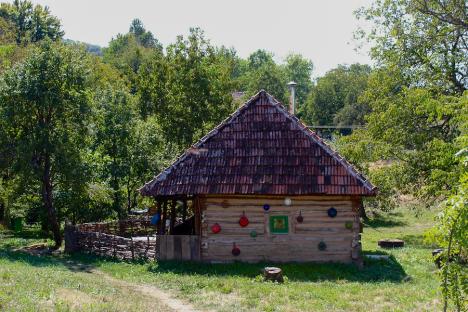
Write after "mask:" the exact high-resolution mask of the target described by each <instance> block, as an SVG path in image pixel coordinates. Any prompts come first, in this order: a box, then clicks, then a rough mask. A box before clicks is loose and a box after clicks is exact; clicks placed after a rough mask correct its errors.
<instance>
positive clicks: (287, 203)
mask: <svg viewBox="0 0 468 312" xmlns="http://www.w3.org/2000/svg"><path fill="white" fill-rule="evenodd" d="M284 204H285V205H286V206H291V204H292V200H291V198H289V197H286V198H285V199H284Z"/></svg>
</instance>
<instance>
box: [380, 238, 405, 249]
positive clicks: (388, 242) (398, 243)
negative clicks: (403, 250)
mask: <svg viewBox="0 0 468 312" xmlns="http://www.w3.org/2000/svg"><path fill="white" fill-rule="evenodd" d="M378 244H379V246H380V247H382V248H400V247H403V246H405V242H404V241H402V240H401V239H381V240H379V243H378Z"/></svg>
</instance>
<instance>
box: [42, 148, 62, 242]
mask: <svg viewBox="0 0 468 312" xmlns="http://www.w3.org/2000/svg"><path fill="white" fill-rule="evenodd" d="M52 191H53V186H52V178H51V163H50V156H49V155H46V156H45V160H44V172H43V175H42V201H43V204H44V207H45V209H46V211H47V220H48V222H49V226H50V230H51V231H52V235H53V236H54V241H55V246H54V248H55V249H58V248H60V246H61V245H62V235H61V233H60V225H59V222H58V218H57V211H56V210H55V207H54V203H53V195H52Z"/></svg>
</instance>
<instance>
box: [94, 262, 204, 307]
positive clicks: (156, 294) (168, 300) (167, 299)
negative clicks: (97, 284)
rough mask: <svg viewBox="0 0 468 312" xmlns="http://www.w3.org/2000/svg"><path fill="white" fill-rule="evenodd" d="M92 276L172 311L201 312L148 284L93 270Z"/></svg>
mask: <svg viewBox="0 0 468 312" xmlns="http://www.w3.org/2000/svg"><path fill="white" fill-rule="evenodd" d="M89 272H90V273H92V274H96V275H99V276H100V277H101V278H103V279H105V280H106V281H108V282H109V283H111V284H112V285H115V286H116V287H119V288H128V289H129V290H131V291H133V292H138V293H140V294H142V295H144V296H146V297H151V298H154V299H156V300H157V301H159V302H161V303H162V304H164V305H166V306H167V307H169V308H170V309H172V310H174V311H177V312H199V310H196V309H195V308H194V307H193V306H192V305H190V304H189V303H186V302H183V301H181V300H179V299H176V298H173V297H172V296H171V295H170V294H168V293H167V292H165V291H163V290H161V289H159V288H157V287H156V286H152V285H147V284H142V285H139V284H134V283H130V282H126V281H123V280H119V279H116V278H114V277H112V276H110V275H108V274H106V273H104V272H101V271H99V270H96V269H92V270H90V271H89Z"/></svg>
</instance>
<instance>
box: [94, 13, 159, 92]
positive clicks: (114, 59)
mask: <svg viewBox="0 0 468 312" xmlns="http://www.w3.org/2000/svg"><path fill="white" fill-rule="evenodd" d="M155 55H162V45H161V44H160V43H159V42H158V41H157V40H156V39H155V38H154V37H153V34H152V33H151V32H147V31H146V29H145V28H144V27H143V24H142V23H141V21H140V20H138V19H135V20H133V22H132V24H131V26H130V31H129V32H128V33H127V34H123V35H122V34H118V35H117V37H116V38H115V39H112V40H111V42H110V43H109V47H107V48H104V49H103V60H104V62H106V63H108V64H111V65H112V66H114V67H115V68H117V69H118V70H119V71H120V73H121V74H122V75H123V76H124V77H125V79H126V80H128V82H129V88H130V92H131V93H132V94H136V93H137V92H138V86H137V84H138V82H137V80H138V71H139V70H140V67H141V66H142V65H143V64H145V63H147V62H150V59H152V58H153V57H154V56H155Z"/></svg>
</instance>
